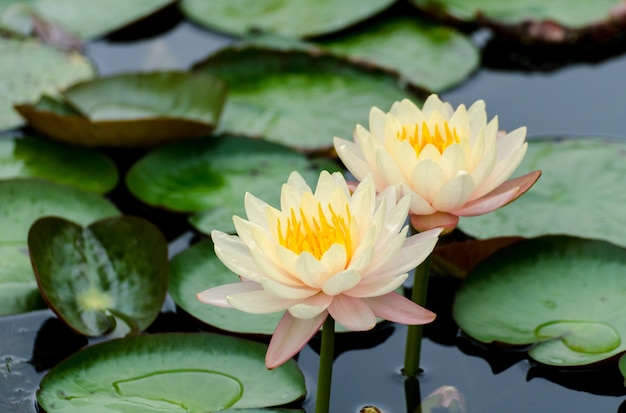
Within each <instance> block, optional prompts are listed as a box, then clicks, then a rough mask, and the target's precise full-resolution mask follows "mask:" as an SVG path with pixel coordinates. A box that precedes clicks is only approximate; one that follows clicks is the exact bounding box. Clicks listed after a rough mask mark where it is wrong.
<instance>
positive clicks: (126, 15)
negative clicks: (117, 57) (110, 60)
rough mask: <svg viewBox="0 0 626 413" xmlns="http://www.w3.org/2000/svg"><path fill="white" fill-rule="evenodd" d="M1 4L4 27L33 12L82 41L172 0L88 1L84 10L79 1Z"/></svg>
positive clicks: (124, 24)
mask: <svg viewBox="0 0 626 413" xmlns="http://www.w3.org/2000/svg"><path fill="white" fill-rule="evenodd" d="M4 3H7V4H0V17H4V18H3V19H0V20H2V23H3V24H4V25H8V26H9V27H11V26H15V24H12V22H13V21H15V20H16V19H18V20H23V19H24V16H25V15H26V16H28V15H29V14H31V13H33V14H35V15H36V16H37V17H38V18H40V19H43V20H45V21H47V22H48V23H49V24H53V25H58V26H61V28H62V29H64V30H67V31H69V32H70V33H72V34H74V35H76V36H78V37H80V38H81V39H85V40H86V39H93V38H96V37H100V36H103V35H105V34H107V33H110V32H112V31H114V30H117V29H119V28H122V27H124V26H126V25H128V24H130V23H133V22H135V21H137V20H139V19H142V18H143V17H146V16H148V15H150V14H152V13H155V12H157V11H159V10H161V9H163V8H164V7H166V6H168V5H169V4H171V3H173V0H133V1H126V0H91V1H90V2H89V7H84V2H83V1H82V0H21V1H11V0H8V1H7V0H4ZM18 3H21V4H22V5H23V6H21V5H20V8H19V10H18V9H17V6H15V5H16V4H18ZM9 6H13V7H12V8H9ZM3 12H4V13H3ZM18 22H19V21H18Z"/></svg>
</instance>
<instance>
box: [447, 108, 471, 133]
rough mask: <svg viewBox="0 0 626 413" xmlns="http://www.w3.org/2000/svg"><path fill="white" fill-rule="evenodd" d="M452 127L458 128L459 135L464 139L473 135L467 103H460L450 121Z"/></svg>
mask: <svg viewBox="0 0 626 413" xmlns="http://www.w3.org/2000/svg"><path fill="white" fill-rule="evenodd" d="M449 124H450V127H451V129H454V130H456V133H457V135H458V136H459V137H460V138H461V139H463V138H465V137H467V138H469V137H470V136H471V131H470V124H469V118H468V116H467V109H465V105H459V106H458V107H457V108H456V110H455V111H454V114H453V115H452V117H451V118H450V121H449Z"/></svg>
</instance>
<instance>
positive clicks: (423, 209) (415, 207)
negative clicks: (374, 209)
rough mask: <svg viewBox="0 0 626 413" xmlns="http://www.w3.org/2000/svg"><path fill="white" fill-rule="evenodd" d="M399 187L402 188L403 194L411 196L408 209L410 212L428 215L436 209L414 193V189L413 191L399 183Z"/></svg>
mask: <svg viewBox="0 0 626 413" xmlns="http://www.w3.org/2000/svg"><path fill="white" fill-rule="evenodd" d="M400 188H402V194H403V195H408V196H410V197H411V198H410V200H411V203H410V206H409V211H410V212H411V214H415V215H430V214H432V213H434V212H436V211H437V210H436V209H435V208H433V207H432V206H431V205H430V203H429V202H428V201H427V200H425V199H424V198H422V197H421V196H420V195H418V194H417V193H415V191H413V190H412V189H411V187H409V186H407V185H401V186H400Z"/></svg>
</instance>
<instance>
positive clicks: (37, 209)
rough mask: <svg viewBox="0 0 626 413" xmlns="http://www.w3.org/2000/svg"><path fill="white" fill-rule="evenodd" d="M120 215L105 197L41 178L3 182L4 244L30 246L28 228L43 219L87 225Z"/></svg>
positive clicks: (0, 224) (0, 240)
mask: <svg viewBox="0 0 626 413" xmlns="http://www.w3.org/2000/svg"><path fill="white" fill-rule="evenodd" d="M118 214H119V211H118V210H117V208H115V206H113V204H111V203H110V202H109V201H107V200H105V199H104V198H102V197H101V196H98V195H96V194H93V193H90V192H85V191H82V190H80V189H76V188H73V187H70V186H66V185H60V184H55V183H53V182H49V181H43V180H39V179H11V180H7V181H0V228H1V230H0V245H6V244H14V245H15V244H17V245H26V241H27V238H28V229H29V228H30V226H31V225H32V223H33V222H35V221H36V220H37V219H38V218H41V217H43V216H48V215H54V216H58V217H65V218H68V219H71V220H73V221H74V222H76V223H79V224H81V225H87V224H89V223H91V222H93V221H96V220H98V219H101V218H104V217H110V216H114V215H118Z"/></svg>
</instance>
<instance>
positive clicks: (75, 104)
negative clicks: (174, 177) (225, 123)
mask: <svg viewBox="0 0 626 413" xmlns="http://www.w3.org/2000/svg"><path fill="white" fill-rule="evenodd" d="M225 94H226V89H225V85H224V84H223V82H221V81H219V80H218V79H215V78H213V77H211V76H207V75H203V74H198V73H195V74H192V73H184V72H154V73H131V74H122V75H116V76H110V77H103V78H98V79H94V80H92V81H89V82H83V83H79V84H76V85H73V86H72V87H70V88H68V89H67V90H66V91H65V92H64V94H63V96H64V98H65V99H66V101H67V102H51V101H50V99H49V98H44V99H42V100H41V101H40V102H39V103H38V104H35V105H17V106H16V109H17V111H18V112H19V113H20V114H21V115H22V116H23V117H25V118H26V119H27V120H28V122H29V123H30V124H31V126H32V127H33V128H35V129H37V130H38V131H40V132H41V133H43V134H45V135H47V136H50V137H51V138H54V139H57V140H60V141H63V142H68V143H73V144H78V145H83V146H125V147H150V146H155V145H161V144H164V143H167V142H171V141H175V140H180V139H183V138H189V137H195V136H200V135H204V134H207V133H210V132H211V131H212V130H213V129H214V128H215V124H216V123H217V121H218V119H219V117H220V113H221V111H222V107H223V104H224V98H225ZM68 106H70V107H68ZM72 109H73V111H72Z"/></svg>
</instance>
